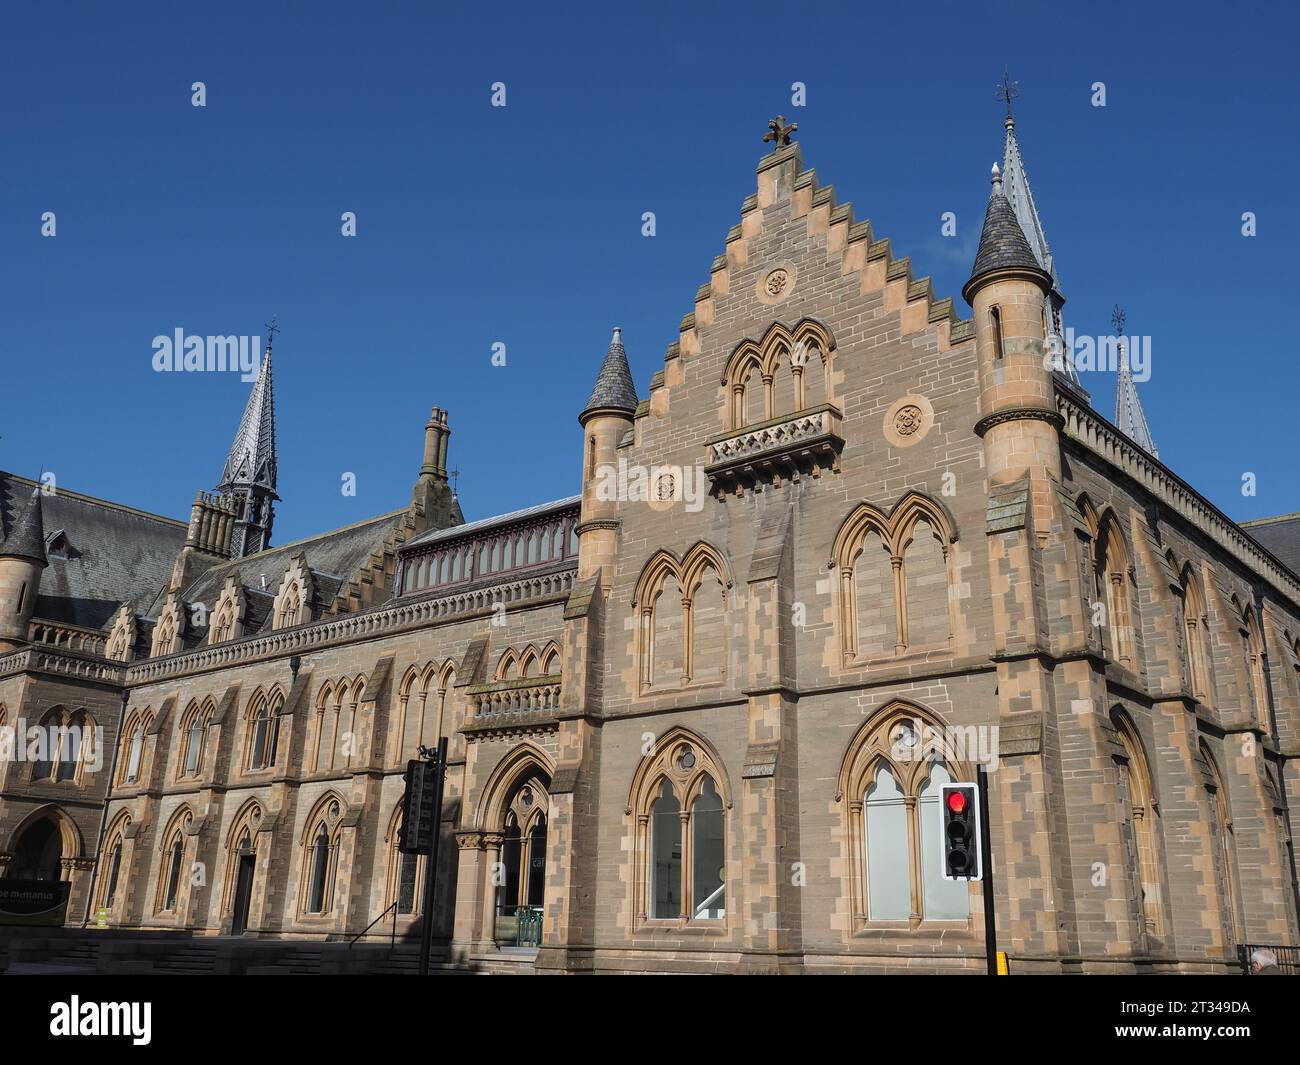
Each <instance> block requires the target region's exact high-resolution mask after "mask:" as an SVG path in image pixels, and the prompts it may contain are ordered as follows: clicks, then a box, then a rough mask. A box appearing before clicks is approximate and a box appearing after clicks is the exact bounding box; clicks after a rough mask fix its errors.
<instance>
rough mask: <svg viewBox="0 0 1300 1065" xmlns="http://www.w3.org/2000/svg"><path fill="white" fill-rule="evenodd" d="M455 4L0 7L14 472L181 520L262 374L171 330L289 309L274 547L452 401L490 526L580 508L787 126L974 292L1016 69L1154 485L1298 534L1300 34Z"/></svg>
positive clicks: (989, 15)
mask: <svg viewBox="0 0 1300 1065" xmlns="http://www.w3.org/2000/svg"><path fill="white" fill-rule="evenodd" d="M458 7H459V6H457V5H437V6H435V5H432V4H418V5H417V4H414V3H409V4H373V3H372V4H332V3H321V2H314V3H310V4H308V3H302V4H292V5H288V4H265V3H263V4H257V5H251V4H248V5H245V4H231V3H223V4H209V5H198V6H196V5H176V4H159V5H146V4H139V3H130V4H104V3H98V2H97V3H83V4H64V3H48V2H47V3H40V4H34V3H9V4H7V5H6V7H5V14H4V18H3V21H2V23H0V31H2V32H0V38H2V40H0V55H2V57H3V62H0V113H2V114H3V127H2V129H0V138H2V141H3V165H2V166H0V188H2V189H3V193H2V195H0V241H2V242H3V249H4V251H3V254H2V255H0V307H2V308H3V313H0V360H3V373H2V374H0V380H2V381H3V382H4V394H3V403H2V404H0V409H2V410H3V414H2V415H0V467H3V468H5V469H8V470H13V471H17V472H20V473H24V474H28V475H34V474H36V473H37V472H38V471H39V470H40V469H41V467H45V468H46V469H49V470H52V471H54V472H55V473H56V475H57V477H58V479H59V483H60V484H61V485H62V486H64V487H67V488H72V489H76V490H79V491H84V492H88V493H91V494H94V495H100V496H105V497H108V498H112V499H116V500H121V501H123V502H126V503H130V504H133V505H136V506H140V507H144V508H147V509H151V510H156V511H160V512H163V513H167V514H173V515H177V516H180V517H184V516H186V515H187V514H188V505H189V502H190V501H191V500H192V499H193V496H194V492H195V491H196V490H197V489H199V488H210V487H212V485H213V483H214V482H215V481H216V479H217V476H218V474H219V472H220V469H221V466H222V462H223V459H224V455H225V451H226V449H227V447H228V446H229V442H230V439H231V437H232V435H233V433H234V430H235V426H236V423H237V421H238V418H239V414H240V411H241V409H242V407H243V404H244V400H245V398H246V396H247V392H248V389H249V386H248V385H247V384H244V383H241V382H240V381H239V380H238V377H237V376H235V375H228V376H226V377H220V378H219V377H216V376H213V375H206V374H170V375H163V374H156V373H154V372H153V371H152V369H151V366H150V357H151V354H152V351H151V346H150V345H151V341H152V338H153V337H154V336H155V335H157V334H163V333H171V332H172V331H173V330H175V329H176V328H184V329H185V330H186V331H187V332H189V333H198V334H209V333H214V334H251V333H261V332H262V324H263V323H264V322H266V321H267V320H268V319H269V318H271V316H272V315H278V316H279V321H280V325H281V329H282V332H281V334H280V336H279V337H278V338H277V343H276V401H277V410H278V430H279V458H280V494H281V496H282V497H283V502H282V503H281V504H280V506H279V508H278V511H277V514H278V516H277V522H276V530H275V531H276V539H277V540H278V541H279V542H281V543H283V542H286V541H288V540H290V539H296V538H298V537H301V536H304V535H308V534H311V533H313V532H316V531H320V530H323V529H326V528H330V527H333V526H336V525H340V524H344V523H347V522H350V521H354V520H357V519H360V518H362V517H365V516H368V515H371V514H374V513H378V512H381V511H385V510H388V509H392V508H394V507H397V506H400V505H403V504H404V503H405V502H406V500H407V499H408V498H409V491H410V486H411V484H412V482H413V480H414V478H415V476H416V474H417V472H418V469H419V465H420V457H421V444H422V426H423V424H424V421H425V419H426V418H427V416H428V412H429V407H430V406H432V405H434V404H437V405H440V406H445V407H447V408H449V409H450V411H451V422H452V427H453V436H452V455H451V464H452V465H454V466H456V467H458V468H459V469H460V471H461V477H460V495H461V500H462V503H463V506H464V509H465V513H466V516H467V517H468V518H471V519H472V518H475V517H482V516H486V515H489V514H492V513H497V512H500V511H503V510H507V509H511V508H514V507H517V506H523V505H526V504H530V503H534V502H538V501H540V500H543V499H549V498H555V497H558V496H562V495H566V494H569V493H570V492H573V491H574V490H576V488H577V485H578V478H579V475H580V463H581V448H580V437H579V430H578V426H577V423H576V415H577V413H578V410H579V409H580V407H581V405H582V403H583V402H584V400H585V399H586V396H587V392H588V390H589V389H590V387H591V384H592V381H593V379H594V376H595V373H596V371H597V368H598V366H599V364H600V360H601V357H602V355H603V352H604V349H605V346H606V343H607V341H608V338H609V330H610V327H611V326H613V325H615V324H618V325H621V326H623V328H624V337H625V340H626V342H627V345H628V349H629V353H630V355H631V359H632V364H633V370H634V373H635V375H636V380H637V385H638V388H639V389H640V391H641V393H642V394H643V395H644V394H645V392H646V390H647V386H648V384H649V380H650V377H651V375H652V374H653V373H654V372H655V371H656V370H657V369H659V368H660V367H661V366H662V358H663V352H664V348H665V347H666V345H667V344H668V343H669V342H670V341H672V340H674V339H675V338H676V335H677V324H678V322H679V320H680V319H681V317H682V315H683V314H685V313H686V312H688V311H690V310H691V309H692V306H693V303H692V301H693V297H694V293H695V290H696V288H697V286H698V285H700V284H701V283H702V282H704V281H706V280H707V279H708V276H709V264H710V262H711V260H712V258H713V256H715V255H716V254H718V253H719V252H721V251H722V249H723V246H724V237H725V235H726V232H727V230H728V228H729V227H730V226H732V225H733V224H734V223H735V222H737V221H738V219H739V208H740V203H741V200H742V199H743V198H744V197H745V196H746V195H748V194H749V193H750V192H752V191H753V189H754V184H755V180H754V165H755V163H756V161H757V160H758V158H759V157H760V155H761V154H762V152H763V145H762V143H761V140H760V137H761V134H762V133H763V131H764V128H765V124H766V121H767V119H768V118H769V117H771V115H773V114H774V113H776V112H784V113H785V114H786V115H787V116H789V117H790V118H792V119H793V120H795V121H797V122H798V123H799V127H800V129H799V135H798V139H799V140H801V141H802V143H803V150H804V156H805V160H806V162H807V164H808V165H810V166H815V167H816V168H817V171H818V175H819V177H820V178H821V180H822V181H823V182H824V183H833V184H834V185H835V187H836V191H837V193H838V195H839V196H840V198H841V200H851V201H852V202H853V204H854V206H855V209H856V212H857V216H858V217H859V218H868V217H869V218H870V219H871V220H872V222H873V225H874V227H875V232H876V234H877V235H878V236H887V237H890V238H892V240H893V244H894V248H895V254H899V255H910V256H911V257H912V262H913V266H914V269H915V270H916V273H917V275H918V276H920V275H921V274H924V273H929V274H931V275H932V276H933V278H934V282H935V289H936V291H937V292H938V293H939V294H940V295H952V296H954V297H958V296H959V292H960V289H961V285H962V282H963V281H964V280H965V278H966V276H967V272H968V271H969V268H970V262H971V259H972V257H973V251H974V243H975V239H976V237H977V235H978V228H979V224H980V221H981V220H982V217H983V211H984V204H985V201H986V198H987V195H988V172H989V167H990V164H991V163H992V162H993V160H994V159H996V158H999V157H1000V154H1001V147H1002V122H1001V120H1002V111H1001V109H1000V107H999V105H998V103H997V102H996V101H995V100H994V94H993V89H994V84H995V82H996V81H997V79H998V77H999V76H1000V74H1001V72H1002V68H1003V65H1004V64H1007V65H1009V66H1010V68H1011V72H1012V76H1013V77H1014V78H1016V79H1017V80H1018V81H1019V82H1020V87H1021V93H1022V95H1021V97H1020V99H1019V100H1018V101H1017V107H1016V114H1017V120H1018V132H1019V134H1020V140H1021V144H1022V147H1023V149H1024V152H1025V157H1026V161H1027V164H1028V168H1029V173H1030V177H1031V179H1032V182H1033V187H1034V191H1035V194H1036V197H1037V200H1038V205H1039V209H1040V211H1041V212H1042V214H1043V216H1044V220H1045V224H1046V228H1047V234H1048V237H1049V239H1050V240H1051V242H1052V247H1053V251H1054V252H1055V255H1056V259H1057V263H1058V267H1059V270H1060V273H1061V277H1062V282H1063V287H1064V289H1065V293H1066V296H1067V297H1068V301H1069V302H1068V303H1067V306H1066V321H1067V323H1069V324H1071V325H1073V326H1074V327H1075V329H1076V330H1079V331H1080V332H1091V333H1100V332H1109V327H1108V325H1107V320H1108V318H1109V314H1110V310H1111V307H1112V305H1113V304H1114V303H1116V302H1117V301H1118V302H1120V303H1122V304H1123V305H1124V307H1125V308H1126V309H1127V311H1128V320H1129V328H1130V331H1132V332H1135V333H1140V334H1145V335H1149V336H1150V337H1151V338H1152V346H1153V359H1154V372H1153V376H1152V378H1151V380H1150V381H1149V382H1147V383H1146V384H1145V385H1143V386H1142V399H1143V403H1144V404H1145V407H1146V411H1147V414H1148V417H1149V419H1150V422H1151V426H1152V430H1153V433H1154V435H1155V438H1156V441H1157V443H1158V444H1159V446H1160V449H1161V454H1162V457H1163V458H1165V460H1166V461H1167V462H1168V463H1169V464H1170V465H1171V466H1172V467H1173V468H1174V469H1175V470H1176V471H1178V472H1179V473H1180V474H1181V475H1182V476H1183V477H1184V478H1185V479H1186V480H1188V481H1190V482H1191V483H1192V484H1193V485H1194V486H1195V487H1197V488H1198V489H1199V490H1200V491H1202V492H1203V493H1204V494H1206V495H1207V496H1208V497H1209V498H1210V499H1211V500H1213V501H1214V502H1215V503H1216V504H1217V505H1219V506H1220V507H1221V508H1222V509H1224V510H1225V511H1226V512H1227V513H1229V514H1230V515H1232V516H1234V517H1238V518H1249V517H1257V516H1261V515H1264V514H1273V513H1279V512H1283V511H1289V510H1300V478H1298V477H1297V475H1296V443H1295V442H1296V431H1295V423H1296V398H1297V397H1296V383H1297V377H1298V376H1300V375H1298V374H1297V370H1296V365H1297V354H1296V340H1295V335H1296V329H1297V325H1296V316H1295V290H1296V281H1297V278H1296V266H1295V264H1296V249H1297V247H1300V221H1298V216H1300V212H1297V209H1296V207H1297V205H1296V200H1295V188H1296V174H1297V171H1298V169H1300V165H1298V164H1300V159H1298V158H1297V156H1298V155H1300V138H1298V137H1297V113H1296V108H1297V101H1298V100H1300V86H1298V85H1297V82H1298V81H1300V75H1297V72H1296V68H1297V65H1296V63H1295V61H1294V55H1293V52H1292V49H1293V47H1294V41H1295V38H1296V31H1297V22H1298V19H1297V16H1296V14H1295V13H1294V10H1293V9H1292V8H1290V7H1289V6H1287V5H1283V4H1262V5H1250V6H1247V5H1223V4H1188V5H1181V6H1178V7H1177V8H1168V7H1167V6H1166V5H1151V6H1150V8H1149V9H1147V8H1143V7H1140V6H1137V5H1130V4H1124V5H1115V6H1113V7H1112V6H1110V5H1106V4H1100V3H1090V4H1086V5H1082V4H1081V5H1070V6H1068V7H1067V6H1066V5H1043V4H1023V5H1022V4H1010V3H998V2H991V3H980V4H972V3H959V4H954V5H951V6H949V5H943V4H929V5H912V6H911V7H907V6H906V5H897V4H889V5H875V4H873V5H867V4H861V3H855V4H845V5H843V7H842V8H841V9H840V10H838V11H837V10H836V5H833V4H818V5H813V6H811V7H804V8H802V9H801V8H799V7H798V6H796V5H790V4H781V5H772V6H771V7H766V6H765V5H762V4H758V3H745V4H743V5H735V6H734V7H731V8H729V9H726V10H724V9H722V8H721V7H718V6H716V5H700V4H691V5H680V6H679V5H675V4H654V5H640V4H639V5H635V6H630V7H629V6H628V5H624V4H614V3H603V4H600V5H593V6H590V7H584V8H576V7H574V6H572V5H564V4H546V5H537V4H528V5H523V4H508V3H491V4H475V5H463V7H464V8H465V9H466V10H459V9H458ZM801 11H802V12H803V13H800V12H801ZM1171 16H1176V17H1171ZM194 81H203V82H205V83H206V85H207V93H208V100H207V104H208V105H207V107H206V108H205V109H196V108H194V107H192V106H191V105H190V85H191V83H192V82H194ZM496 81H502V82H505V84H506V86H507V100H508V106H507V107H505V108H504V109H494V108H492V107H491V106H489V103H490V100H489V96H490V86H491V84H492V83H493V82H496ZM794 81H802V82H805V83H806V84H807V92H808V96H807V106H806V107H803V108H792V107H791V101H790V86H791V83H792V82H794ZM1095 81H1103V82H1105V84H1106V90H1107V106H1106V107H1105V108H1094V107H1093V106H1091V103H1090V95H1091V88H1090V87H1091V85H1092V83H1093V82H1095ZM44 211H54V212H56V215H57V225H58V235H57V236H56V237H55V238H53V239H49V238H42V236H41V235H40V218H41V214H42V212H44ZM344 211H354V212H356V214H357V218H358V233H359V235H358V236H357V237H356V238H355V239H344V238H343V237H342V236H341V235H340V232H339V227H340V220H339V216H340V215H341V214H342V212H344ZM644 211H654V212H655V213H656V215H657V219H658V235H657V236H656V237H654V238H653V239H647V238H644V237H642V236H641V233H640V229H641V215H642V212H644ZM945 211H954V212H955V213H956V215H957V219H958V236H957V238H956V239H955V240H946V239H943V238H941V237H940V235H939V228H940V216H941V215H942V214H943V212H945ZM1243 211H1254V212H1256V213H1257V216H1258V226H1259V235H1258V236H1257V237H1255V238H1253V239H1246V238H1244V237H1243V236H1242V235H1241V221H1240V219H1241V214H1242V212H1243ZM959 306H960V307H961V309H962V311H963V313H969V312H968V309H967V308H966V307H965V305H964V304H960V303H959ZM498 341H500V342H503V343H505V344H506V345H507V360H508V364H507V366H506V367H505V368H494V367H493V366H492V365H491V363H490V355H491V348H492V345H493V343H495V342H498ZM1085 384H1086V386H1087V387H1088V388H1089V389H1090V390H1091V392H1092V393H1093V396H1094V401H1095V403H1096V405H1097V407H1098V409H1099V410H1101V412H1102V413H1103V414H1105V415H1106V416H1108V417H1110V416H1111V415H1113V413H1114V378H1113V376H1112V375H1096V376H1092V377H1090V378H1089V379H1087V380H1086V381H1085ZM345 471H350V472H355V473H356V474H357V478H358V494H357V496H356V498H348V497H344V496H343V495H342V494H341V493H340V491H339V487H340V483H341V482H340V477H341V474H342V473H343V472H345ZM1246 471H1250V472H1253V473H1255V474H1256V475H1257V477H1258V485H1259V487H1258V495H1257V496H1256V497H1255V498H1243V496H1242V494H1241V489H1240V485H1241V477H1242V474H1243V472H1246Z"/></svg>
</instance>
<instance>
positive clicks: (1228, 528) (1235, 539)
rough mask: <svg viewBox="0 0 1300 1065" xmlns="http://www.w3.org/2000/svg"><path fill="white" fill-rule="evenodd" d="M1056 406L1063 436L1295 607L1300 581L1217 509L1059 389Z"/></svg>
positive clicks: (1166, 468) (1163, 466)
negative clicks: (1127, 479)
mask: <svg viewBox="0 0 1300 1065" xmlns="http://www.w3.org/2000/svg"><path fill="white" fill-rule="evenodd" d="M1056 405H1057V408H1058V409H1059V410H1060V412H1061V416H1062V417H1063V418H1064V428H1063V432H1064V433H1065V435H1066V436H1067V437H1069V438H1070V439H1071V440H1074V441H1075V442H1077V443H1078V444H1080V445H1081V446H1083V447H1085V448H1087V449H1088V450H1089V451H1091V452H1092V453H1093V454H1095V455H1097V456H1098V457H1099V458H1101V459H1102V460H1103V461H1105V462H1106V463H1108V464H1109V465H1111V466H1113V467H1114V468H1115V469H1117V470H1119V471H1120V472H1122V473H1125V474H1127V475H1128V476H1129V477H1131V478H1132V479H1133V480H1134V481H1136V482H1137V483H1138V484H1140V485H1141V486H1142V487H1143V488H1145V489H1146V490H1147V491H1148V492H1150V493H1151V495H1153V496H1154V497H1155V498H1156V499H1157V500H1159V501H1160V502H1161V503H1163V504H1164V505H1165V506H1167V507H1168V508H1169V509H1170V510H1171V511H1173V512H1174V513H1175V514H1177V515H1179V517H1181V518H1183V519H1184V520H1185V521H1187V522H1189V523H1190V524H1191V525H1193V526H1195V527H1196V528H1197V529H1199V530H1200V531H1201V532H1203V533H1204V534H1205V535H1206V536H1208V537H1209V538H1210V539H1211V540H1213V541H1214V542H1215V543H1217V544H1218V545H1219V546H1220V547H1222V548H1223V549H1224V550H1225V551H1227V552H1228V553H1229V554H1231V555H1232V556H1233V557H1234V558H1236V559H1237V560H1238V561H1240V562H1242V563H1243V564H1245V565H1246V566H1248V567H1250V569H1252V570H1253V571H1254V572H1255V573H1256V574H1257V575H1258V576H1259V577H1260V578H1261V579H1263V580H1265V581H1267V582H1268V583H1269V584H1270V585H1272V586H1273V587H1274V588H1275V589H1276V590H1277V591H1279V592H1281V593H1282V594H1283V595H1284V596H1285V597H1286V598H1287V599H1288V600H1289V601H1290V602H1291V603H1292V604H1293V605H1295V606H1297V607H1300V581H1298V580H1297V579H1296V577H1295V576H1294V575H1293V574H1292V573H1291V572H1290V571H1289V570H1288V569H1287V568H1286V567H1285V566H1284V565H1282V563H1281V562H1279V561H1278V560H1277V558H1276V557H1274V556H1273V555H1272V554H1271V553H1270V552H1268V551H1267V550H1265V549H1264V548H1263V547H1261V546H1260V544H1259V543H1257V542H1256V541H1255V540H1254V539H1253V538H1252V537H1251V536H1250V535H1249V534H1248V533H1246V532H1244V531H1243V530H1242V528H1241V527H1240V526H1239V525H1238V524H1237V523H1236V522H1235V521H1233V520H1232V519H1231V518H1229V517H1228V516H1227V515H1226V514H1224V513H1223V511H1221V510H1219V508H1218V507H1216V506H1215V505H1214V504H1213V503H1211V502H1210V501H1209V500H1208V499H1206V498H1205V497H1204V496H1202V495H1201V494H1200V493H1199V492H1197V491H1196V489H1194V488H1192V487H1191V485H1189V484H1188V483H1187V482H1186V481H1184V480H1183V479H1182V478H1181V477H1179V476H1178V475H1177V474H1175V473H1174V472H1173V471H1172V470H1170V469H1169V468H1168V467H1167V466H1165V465H1164V463H1162V462H1161V461H1160V460H1159V459H1156V458H1153V457H1152V456H1151V455H1149V454H1147V452H1145V451H1144V450H1142V448H1140V447H1138V446H1137V444H1135V443H1133V441H1132V440H1130V439H1129V438H1128V437H1127V436H1125V435H1124V434H1123V433H1121V432H1120V431H1119V430H1118V429H1117V428H1116V427H1115V426H1113V425H1112V424H1111V423H1110V422H1108V421H1106V419H1105V418H1103V417H1101V415H1099V414H1098V413H1097V412H1096V411H1094V410H1092V409H1091V408H1089V407H1086V406H1084V405H1083V404H1081V403H1077V402H1075V401H1074V400H1073V399H1072V398H1070V397H1069V396H1067V395H1065V394H1064V393H1063V392H1062V391H1061V390H1059V389H1058V390H1057V393H1056Z"/></svg>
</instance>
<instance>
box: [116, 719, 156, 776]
mask: <svg viewBox="0 0 1300 1065" xmlns="http://www.w3.org/2000/svg"><path fill="white" fill-rule="evenodd" d="M152 720H153V715H152V714H151V713H150V712H149V711H148V710H144V711H142V712H140V713H136V714H132V715H130V716H129V717H128V718H127V722H126V728H125V729H124V730H123V732H122V753H121V755H120V758H121V764H122V770H121V778H120V780H121V783H123V784H136V783H139V781H140V780H141V779H143V777H144V761H145V750H144V740H145V736H146V735H147V734H148V728H149V724H150V723H151V722H152Z"/></svg>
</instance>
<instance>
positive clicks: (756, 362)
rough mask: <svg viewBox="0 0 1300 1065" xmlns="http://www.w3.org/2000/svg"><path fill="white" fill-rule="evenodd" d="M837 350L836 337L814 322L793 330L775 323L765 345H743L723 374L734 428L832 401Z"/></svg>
mask: <svg viewBox="0 0 1300 1065" xmlns="http://www.w3.org/2000/svg"><path fill="white" fill-rule="evenodd" d="M833 351H834V343H833V341H832V340H831V337H830V334H829V333H828V332H827V331H826V329H825V328H824V327H823V326H821V325H820V324H819V323H817V322H814V321H812V320H811V319H804V320H803V321H802V322H800V323H799V324H798V325H797V326H796V327H795V328H794V330H793V331H791V330H789V329H787V328H786V327H785V326H784V325H782V324H781V323H780V322H774V323H773V324H772V325H771V326H770V327H769V328H768V330H767V333H766V334H765V335H764V337H763V339H762V341H754V340H744V341H742V342H741V343H740V344H739V345H737V347H736V349H735V351H733V352H732V353H731V357H730V358H729V359H728V360H727V367H726V370H725V371H724V372H723V376H722V387H723V390H724V393H725V395H726V404H727V424H728V427H729V428H730V429H733V430H735V429H743V428H744V427H745V426H748V425H756V424H758V423H760V422H764V421H768V420H771V419H773V418H778V417H781V416H783V415H790V414H794V413H796V412H798V411H801V410H807V409H809V408H811V407H815V406H819V405H821V404H823V403H828V402H830V401H831V396H830V391H829V382H830V361H831V353H832V352H833Z"/></svg>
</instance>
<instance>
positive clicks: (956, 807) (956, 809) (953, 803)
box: [948, 791, 966, 814]
mask: <svg viewBox="0 0 1300 1065" xmlns="http://www.w3.org/2000/svg"><path fill="white" fill-rule="evenodd" d="M948 809H949V810H951V811H952V812H953V813H955V814H959V813H961V812H962V811H963V810H965V809H966V793H965V792H963V791H950V792H948Z"/></svg>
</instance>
